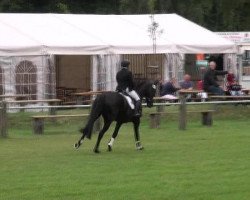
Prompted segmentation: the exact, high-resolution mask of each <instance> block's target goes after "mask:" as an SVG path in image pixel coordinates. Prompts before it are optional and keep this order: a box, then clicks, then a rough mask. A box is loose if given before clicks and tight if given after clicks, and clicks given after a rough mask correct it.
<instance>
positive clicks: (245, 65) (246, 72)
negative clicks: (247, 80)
mask: <svg viewBox="0 0 250 200" xmlns="http://www.w3.org/2000/svg"><path fill="white" fill-rule="evenodd" d="M242 73H243V76H250V51H249V50H247V51H245V52H244V54H243V58H242Z"/></svg>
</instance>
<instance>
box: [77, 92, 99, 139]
mask: <svg viewBox="0 0 250 200" xmlns="http://www.w3.org/2000/svg"><path fill="white" fill-rule="evenodd" d="M103 102H104V101H103V95H100V96H97V98H96V99H95V100H94V102H93V104H92V108H91V112H90V115H89V119H88V122H87V124H86V126H85V127H84V128H82V129H81V130H80V132H82V133H83V134H85V136H86V137H87V138H88V139H91V135H92V131H93V126H94V123H95V121H96V120H97V119H98V118H99V117H100V115H101V114H102V109H103Z"/></svg>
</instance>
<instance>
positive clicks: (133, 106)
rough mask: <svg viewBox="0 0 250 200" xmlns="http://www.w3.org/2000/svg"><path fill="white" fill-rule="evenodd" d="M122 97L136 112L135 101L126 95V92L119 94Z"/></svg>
mask: <svg viewBox="0 0 250 200" xmlns="http://www.w3.org/2000/svg"><path fill="white" fill-rule="evenodd" d="M118 93H119V94H120V95H122V96H123V98H124V99H125V100H126V101H127V103H128V105H129V107H130V108H131V109H132V110H134V109H135V103H134V101H133V99H132V98H131V97H130V96H129V95H128V94H127V93H126V92H118Z"/></svg>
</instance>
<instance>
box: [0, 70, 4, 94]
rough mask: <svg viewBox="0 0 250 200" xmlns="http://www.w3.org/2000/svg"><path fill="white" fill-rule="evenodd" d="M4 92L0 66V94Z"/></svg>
mask: <svg viewBox="0 0 250 200" xmlns="http://www.w3.org/2000/svg"><path fill="white" fill-rule="evenodd" d="M2 94H4V74H3V70H2V67H1V66H0V95H2Z"/></svg>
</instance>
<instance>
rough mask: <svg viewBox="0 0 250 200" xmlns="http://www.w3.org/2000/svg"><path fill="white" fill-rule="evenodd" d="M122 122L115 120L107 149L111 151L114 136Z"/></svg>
mask: <svg viewBox="0 0 250 200" xmlns="http://www.w3.org/2000/svg"><path fill="white" fill-rule="evenodd" d="M121 125H122V123H121V122H117V123H116V125H115V130H114V132H113V134H112V137H111V139H110V141H109V143H108V151H112V146H113V143H114V141H115V138H116V136H117V135H118V132H119V129H120V127H121Z"/></svg>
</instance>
